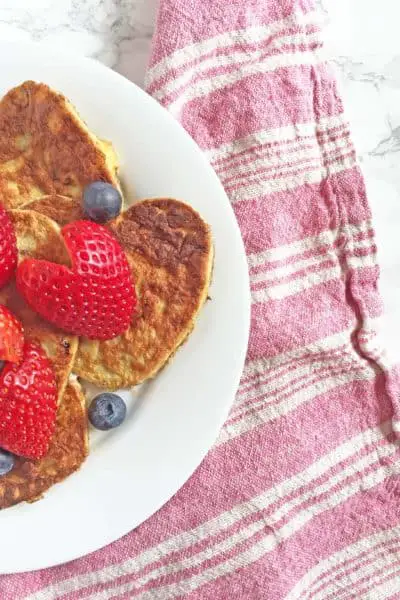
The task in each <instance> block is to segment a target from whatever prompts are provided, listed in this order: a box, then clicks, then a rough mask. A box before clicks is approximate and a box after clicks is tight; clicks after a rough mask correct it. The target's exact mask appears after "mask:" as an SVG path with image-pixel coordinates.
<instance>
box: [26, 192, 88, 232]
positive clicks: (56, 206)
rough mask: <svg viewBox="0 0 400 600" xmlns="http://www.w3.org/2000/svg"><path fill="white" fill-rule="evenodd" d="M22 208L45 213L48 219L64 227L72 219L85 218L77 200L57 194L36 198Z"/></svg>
mask: <svg viewBox="0 0 400 600" xmlns="http://www.w3.org/2000/svg"><path fill="white" fill-rule="evenodd" d="M24 209H27V210H35V211H37V212H39V213H41V214H43V215H46V216H47V217H50V219H53V221H55V222H56V223H57V224H58V225H60V227H64V225H68V223H72V222H73V221H80V220H81V219H85V216H84V214H83V210H82V206H81V202H80V201H79V200H77V199H76V198H69V197H68V196H60V195H58V194H54V195H52V196H43V197H42V198H38V200H34V201H33V202H29V204H25V206H24Z"/></svg>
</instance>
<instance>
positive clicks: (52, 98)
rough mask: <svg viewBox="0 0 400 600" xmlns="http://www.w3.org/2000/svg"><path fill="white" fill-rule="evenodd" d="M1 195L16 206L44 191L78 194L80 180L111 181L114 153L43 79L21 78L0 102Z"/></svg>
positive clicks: (114, 174) (114, 176)
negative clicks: (26, 79)
mask: <svg viewBox="0 0 400 600" xmlns="http://www.w3.org/2000/svg"><path fill="white" fill-rule="evenodd" d="M0 131H1V136H0V198H1V202H2V203H3V204H4V205H5V207H6V208H9V209H10V208H19V207H21V206H23V205H24V204H26V203H28V202H31V201H32V200H35V199H37V198H40V197H42V196H45V195H54V194H60V195H62V196H70V197H72V198H80V197H81V196H82V190H83V188H84V186H85V185H86V184H88V183H90V182H92V181H96V180H103V181H107V182H109V183H111V184H113V185H115V186H116V187H118V186H119V184H118V178H117V167H118V165H117V159H116V155H115V153H114V150H113V148H112V146H111V144H110V143H108V142H103V141H101V140H99V139H98V138H96V137H95V136H94V135H93V134H92V133H91V132H90V131H89V129H88V128H87V127H86V125H85V124H84V122H83V121H82V120H81V119H80V117H79V116H78V114H77V112H76V111H75V109H74V107H73V106H72V105H71V103H70V102H69V101H68V100H67V99H66V98H65V97H64V96H63V95H62V94H59V93H57V92H55V91H54V90H52V89H51V88H49V87H48V86H47V85H45V84H43V83H35V82H34V81H26V82H25V83H23V84H22V85H20V86H18V87H16V88H14V89H12V90H10V91H9V92H8V93H7V94H6V95H5V96H4V98H3V99H2V100H1V102H0Z"/></svg>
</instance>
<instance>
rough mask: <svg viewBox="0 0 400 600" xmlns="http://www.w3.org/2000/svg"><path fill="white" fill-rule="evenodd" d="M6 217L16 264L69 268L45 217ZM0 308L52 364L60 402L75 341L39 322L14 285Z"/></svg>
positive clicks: (0, 296)
mask: <svg viewBox="0 0 400 600" xmlns="http://www.w3.org/2000/svg"><path fill="white" fill-rule="evenodd" d="M9 215H10V217H11V220H12V222H13V224H14V229H15V234H16V238H17V247H18V259H19V260H22V259H23V258H25V257H28V256H29V257H32V258H37V259H42V260H50V261H52V262H57V263H60V264H69V257H68V254H67V250H66V247H65V245H64V241H63V239H62V237H61V235H60V229H59V227H58V225H57V224H56V223H54V222H53V221H51V219H49V218H48V217H46V216H45V215H41V214H39V213H36V212H34V211H30V210H11V211H9ZM0 304H5V305H6V306H8V307H9V308H10V309H11V310H12V311H13V313H14V314H15V315H16V316H17V317H18V318H19V319H20V320H21V321H22V323H23V325H24V330H25V335H26V337H27V338H28V339H31V340H34V341H36V342H37V343H39V344H40V345H41V346H42V347H43V349H44V350H45V352H46V354H47V356H48V357H49V359H50V360H51V362H52V364H53V368H54V373H55V375H56V379H57V387H58V394H59V400H60V398H61V396H62V393H63V391H64V389H65V385H66V383H67V380H68V376H69V374H70V372H71V369H72V365H73V363H74V359H75V355H76V351H77V348H78V338H77V337H75V336H73V335H68V334H67V333H64V332H62V331H60V330H58V329H56V328H55V327H54V326H53V325H51V324H50V323H47V322H46V321H44V320H43V319H41V318H40V317H39V315H37V314H36V313H35V312H34V311H33V310H31V309H30V308H29V307H28V306H27V304H26V303H25V301H24V300H23V298H22V297H21V296H20V294H19V293H18V291H17V289H16V286H15V282H14V281H12V282H11V283H10V284H9V285H7V286H6V287H5V288H3V289H2V290H0Z"/></svg>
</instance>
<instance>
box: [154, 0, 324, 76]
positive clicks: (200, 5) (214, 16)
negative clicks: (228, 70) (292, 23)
mask: <svg viewBox="0 0 400 600" xmlns="http://www.w3.org/2000/svg"><path fill="white" fill-rule="evenodd" d="M312 8H313V2H312V1H311V0H285V1H284V2H282V3H280V2H263V3H260V2H258V0H250V1H249V0H246V5H245V6H243V5H242V4H241V3H236V2H235V3H232V2H220V1H219V0H207V2H202V1H201V0H192V1H191V2H190V3H188V2H186V0H174V1H173V2H161V4H160V8H159V11H158V17H157V30H158V31H162V30H164V31H168V30H170V28H171V22H172V23H177V22H179V26H180V28H179V37H178V36H176V37H174V36H171V38H169V36H165V38H164V36H163V37H161V36H158V37H157V36H156V37H155V39H154V45H153V53H152V56H151V58H150V67H153V66H154V65H155V64H156V63H157V62H158V61H159V60H161V59H163V58H164V57H166V56H168V55H171V54H172V53H173V52H175V51H176V50H178V49H179V48H183V47H185V46H187V45H190V44H193V43H194V42H198V41H200V40H204V39H207V38H210V37H212V36H215V35H218V34H222V33H225V32H226V31H233V30H237V29H246V28H248V27H252V26H254V25H259V24H264V23H265V24H269V23H273V22H275V21H279V20H281V19H285V18H287V17H288V16H290V15H291V14H292V13H293V12H294V11H299V12H301V13H303V14H305V13H307V12H308V11H310V10H311V9H312ZM193 24H196V25H195V26H193Z"/></svg>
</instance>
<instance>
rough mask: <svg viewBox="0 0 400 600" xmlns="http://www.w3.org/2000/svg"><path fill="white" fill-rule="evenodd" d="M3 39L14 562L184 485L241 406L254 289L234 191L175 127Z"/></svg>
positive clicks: (82, 545) (2, 494)
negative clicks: (236, 402) (237, 403)
mask: <svg viewBox="0 0 400 600" xmlns="http://www.w3.org/2000/svg"><path fill="white" fill-rule="evenodd" d="M0 48H1V50H2V52H1V54H0V56H1V58H0V65H1V69H0V73H1V75H0V94H1V100H0V132H1V136H0V530H1V532H2V539H3V540H5V541H6V543H5V544H4V543H3V544H2V550H1V551H0V558H1V560H0V572H2V573H10V572H17V571H26V570H32V569H38V568H43V567H48V566H51V565H54V564H59V563H61V562H66V561H68V560H71V559H74V558H77V557H79V556H82V555H84V554H87V553H88V552H91V551H94V550H96V549H98V548H100V547H103V546H104V545H106V544H108V543H110V542H112V541H114V540H116V539H118V538H119V537H121V536H122V535H124V534H126V533H128V532H129V531H130V530H132V529H133V528H134V527H136V526H138V525H139V524H140V523H142V522H143V521H144V520H145V519H147V518H148V517H150V516H151V515H152V514H153V513H154V512H155V511H156V510H158V509H159V508H160V507H161V506H162V505H163V504H164V503H165V502H167V501H168V500H169V499H170V498H171V497H172V496H173V495H174V494H175V493H176V492H177V491H178V490H179V488H180V487H181V486H182V485H183V484H184V483H185V481H186V480H187V479H188V478H189V477H190V475H191V474H192V473H193V471H194V470H195V469H196V468H197V466H198V465H199V464H200V462H201V461H202V459H203V458H204V456H205V455H206V453H207V451H208V450H209V449H210V447H211V446H212V444H213V442H214V441H215V439H216V438H217V435H218V431H219V429H220V427H221V425H222V424H223V422H224V419H225V418H226V416H227V414H228V411H229V409H230V406H231V404H232V402H233V399H234V396H235V392H236V389H237V386H238V383H239V379H240V375H241V371H242V368H243V363H244V359H245V354H246V348H247V340H248V332H249V322H250V299H249V284H248V275H247V263H246V257H245V252H244V247H243V242H242V239H241V236H240V232H239V229H238V226H237V224H236V220H235V217H234V213H233V210H232V208H231V206H230V203H229V200H228V198H227V197H226V195H225V193H224V190H223V188H222V186H221V184H220V183H219V181H218V179H217V177H216V175H215V173H214V172H213V170H212V169H211V167H210V166H209V164H208V163H207V160H206V158H205V157H204V155H203V154H202V152H201V151H200V149H199V148H198V147H197V146H196V144H195V143H194V142H193V140H192V139H191V138H190V137H189V136H188V135H187V133H186V132H185V131H184V130H183V129H182V128H181V127H180V126H179V124H178V123H177V122H176V121H175V120H174V119H173V118H172V117H171V116H170V115H169V114H168V113H167V112H166V111H165V110H164V109H163V108H161V107H160V106H159V105H158V104H157V103H156V102H155V101H154V100H153V99H151V98H150V97H149V96H147V95H146V94H145V93H144V92H143V91H142V90H140V89H139V88H137V87H136V86H135V85H134V84H132V83H131V82H129V81H128V80H126V79H124V78H123V77H121V76H119V75H118V74H116V73H114V72H113V71H111V70H109V69H107V68H106V67H103V66H102V65H100V64H99V63H97V62H95V61H93V60H90V59H81V58H78V57H72V56H66V55H63V54H58V53H57V52H54V53H53V52H52V53H49V52H48V50H46V49H44V48H43V49H42V48H41V46H40V45H35V44H19V43H0ZM7 540H8V542H7Z"/></svg>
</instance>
